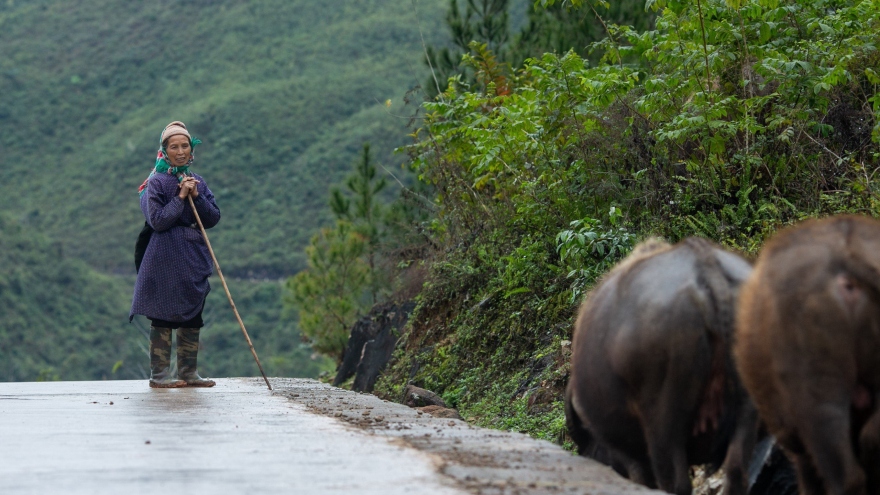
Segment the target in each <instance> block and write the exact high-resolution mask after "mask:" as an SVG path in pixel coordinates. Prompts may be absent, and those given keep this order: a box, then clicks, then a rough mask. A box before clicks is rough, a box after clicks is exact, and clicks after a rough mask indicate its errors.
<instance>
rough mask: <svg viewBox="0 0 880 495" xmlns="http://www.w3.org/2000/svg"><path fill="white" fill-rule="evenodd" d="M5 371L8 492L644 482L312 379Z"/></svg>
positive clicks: (1, 411) (615, 486)
mask: <svg viewBox="0 0 880 495" xmlns="http://www.w3.org/2000/svg"><path fill="white" fill-rule="evenodd" d="M272 382H273V387H274V388H275V389H276V392H275V393H272V392H269V391H268V390H267V389H266V387H265V384H264V383H263V382H262V380H257V379H221V380H218V384H217V386H216V387H214V388H212V389H195V388H186V389H174V390H155V389H150V388H148V387H147V383H146V381H106V382H49V383H0V493H3V494H19V493H22V494H29V493H40V494H42V493H83V494H100V493H114V494H125V495H134V494H139V493H151V494H156V493H173V494H175V495H184V494H185V495H189V494H201V493H206V494H207V493H210V494H226V493H249V494H251V493H253V494H274V493H285V494H312V493H315V494H325V493H326V494H334V493H346V494H381V495H392V494H404V493H406V494H412V493H413V492H417V493H431V494H441V495H443V494H461V493H486V494H489V493H511V494H513V493H523V494H526V493H562V492H565V493H608V494H612V493H614V494H629V493H646V492H647V490H644V489H642V488H640V487H636V486H634V485H632V484H630V483H628V482H626V481H625V480H622V479H621V478H619V477H617V476H616V475H615V474H614V473H613V472H611V471H610V470H608V469H607V468H605V467H603V466H599V465H598V464H595V463H593V462H591V461H589V460H586V459H582V458H578V457H574V456H572V455H570V454H569V453H568V452H565V451H563V450H562V449H560V448H559V447H557V446H555V445H552V444H550V443H548V442H540V441H536V440H533V439H531V438H528V437H526V436H525V435H518V434H511V433H504V432H497V431H493V430H485V429H480V428H474V427H471V426H469V425H467V424H466V423H464V422H463V421H460V420H450V419H442V418H434V417H430V416H428V415H426V414H420V413H418V412H417V411H414V410H411V409H409V408H407V407H405V406H402V405H399V404H392V403H389V402H385V401H382V400H380V399H378V398H376V397H374V396H372V395H365V394H357V393H353V392H349V391H344V390H340V389H335V388H333V387H329V386H327V385H324V384H321V383H318V382H315V381H312V380H291V379H272Z"/></svg>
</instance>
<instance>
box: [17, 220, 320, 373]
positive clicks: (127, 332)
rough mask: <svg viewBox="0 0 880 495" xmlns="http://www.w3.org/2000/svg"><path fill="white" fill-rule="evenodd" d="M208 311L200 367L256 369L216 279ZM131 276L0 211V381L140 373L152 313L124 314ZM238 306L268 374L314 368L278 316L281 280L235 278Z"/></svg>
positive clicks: (291, 330) (220, 370) (314, 363)
mask: <svg viewBox="0 0 880 495" xmlns="http://www.w3.org/2000/svg"><path fill="white" fill-rule="evenodd" d="M212 283H213V284H214V286H215V290H214V291H213V292H212V293H211V295H210V296H209V299H208V304H207V307H206V310H205V322H206V324H207V326H206V329H205V331H204V334H203V335H204V337H203V341H204V350H203V351H202V353H201V355H200V364H201V369H202V370H204V374H207V375H210V376H251V375H256V374H259V371H258V369H257V367H256V365H255V364H254V362H253V358H252V357H251V354H250V352H249V351H248V347H247V344H246V343H245V340H244V337H242V335H241V330H240V329H239V327H238V323H237V322H236V321H235V318H234V317H233V314H232V311H231V310H230V309H229V304H228V303H227V302H226V296H225V295H224V293H223V289H222V287H221V286H220V283H219V281H217V280H216V279H215V280H212ZM131 290H132V278H131V277H119V276H112V275H103V274H100V273H98V272H96V271H95V270H94V269H93V268H91V267H89V266H88V265H87V264H86V263H85V262H83V261H82V260H78V259H75V258H72V257H70V256H69V254H68V253H67V252H66V251H65V250H64V248H63V247H62V245H61V244H60V243H58V242H55V241H52V240H50V239H48V238H47V237H46V236H44V235H41V234H39V233H37V232H34V231H33V229H30V228H28V227H25V226H22V225H21V224H19V223H18V222H15V221H14V220H11V219H9V218H8V217H7V216H5V215H0V381H33V380H42V379H45V380H54V379H62V380H103V379H110V378H122V379H141V378H146V377H147V376H148V374H149V358H148V354H147V345H148V340H147V332H148V326H149V321H147V320H145V319H143V318H141V317H139V318H137V319H136V320H135V321H134V323H133V324H129V323H128V313H127V308H128V305H129V303H130V301H131ZM232 290H233V291H234V294H235V297H236V306H237V307H238V308H239V311H241V312H242V314H243V315H244V321H245V325H246V326H247V327H248V332H249V334H250V335H251V339H253V341H254V345H255V347H256V350H257V353H258V354H259V356H260V359H261V361H262V363H263V367H264V368H265V370H266V373H269V374H270V375H272V376H317V375H318V373H320V372H321V371H323V370H325V369H328V366H332V363H330V362H329V360H326V359H313V358H312V356H311V355H312V351H311V349H310V348H308V346H306V345H304V344H303V343H302V342H301V341H300V338H299V333H298V332H297V330H296V328H295V325H294V324H293V323H292V322H290V321H289V320H288V321H282V319H281V284H280V283H273V282H242V281H236V282H235V284H234V286H233V288H232Z"/></svg>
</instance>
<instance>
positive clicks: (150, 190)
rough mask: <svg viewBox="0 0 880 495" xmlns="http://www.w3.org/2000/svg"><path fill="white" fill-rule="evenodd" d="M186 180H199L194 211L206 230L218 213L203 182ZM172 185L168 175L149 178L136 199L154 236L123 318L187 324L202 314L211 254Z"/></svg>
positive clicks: (174, 180) (174, 183)
mask: <svg viewBox="0 0 880 495" xmlns="http://www.w3.org/2000/svg"><path fill="white" fill-rule="evenodd" d="M192 176H193V177H195V178H196V180H198V181H199V184H198V185H197V187H198V190H199V197H198V198H196V199H195V200H194V202H195V205H196V210H197V211H198V212H199V218H201V220H202V224H203V225H204V226H205V228H206V229H209V228H211V227H213V226H215V225H217V222H219V221H220V209H219V208H218V207H217V203H215V202H214V194H212V193H211V190H210V189H208V185H207V184H206V183H205V180H204V179H203V178H202V177H201V176H199V175H197V174H192ZM177 184H178V180H177V177H175V176H173V175H168V174H154V175H152V176H151V177H150V178H149V183H148V184H147V188H146V192H145V193H144V194H143V195H142V196H141V198H140V199H141V211H143V212H144V217H145V218H146V219H147V222H148V223H149V224H150V226H151V227H153V229H154V230H155V232H153V235H152V237H150V244H149V245H148V246H147V250H146V252H145V253H144V260H143V261H142V262H141V268H140V270H139V271H138V275H137V281H136V282H135V285H134V297H133V298H132V302H131V312H130V313H129V319H132V318H134V315H144V316H146V317H147V318H152V319H160V320H166V321H171V322H185V321H188V320H190V319H192V318H194V317H195V316H196V315H197V314H199V312H200V311H201V310H202V306H203V305H204V303H205V297H207V295H208V292H210V290H211V285H210V284H209V283H208V277H209V276H210V275H211V273H212V272H213V271H214V263H213V261H211V253H210V252H209V251H208V246H207V244H205V240H204V239H203V238H202V233H201V231H200V230H199V228H198V224H196V218H195V215H193V212H192V208H191V207H190V206H189V200H188V199H180V197H178V196H177V194H178V192H179V191H180V190H179V189H178V187H177ZM193 227H194V228H193Z"/></svg>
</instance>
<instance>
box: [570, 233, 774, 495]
mask: <svg viewBox="0 0 880 495" xmlns="http://www.w3.org/2000/svg"><path fill="white" fill-rule="evenodd" d="M750 272H751V265H750V264H749V263H748V262H747V261H746V260H744V259H743V258H741V257H740V256H738V255H736V254H733V253H730V252H728V251H725V250H723V249H721V248H719V247H718V246H716V245H714V244H712V243H711V242H709V241H707V240H705V239H700V238H689V239H685V240H684V241H682V242H680V243H678V244H676V245H674V246H671V245H669V244H667V243H665V242H662V241H649V242H647V243H643V244H641V245H639V246H638V247H637V248H636V250H635V251H634V252H633V254H631V255H630V256H629V257H627V258H626V259H625V260H623V261H622V262H621V263H620V264H619V265H618V266H617V267H615V268H614V269H613V270H612V271H611V272H609V273H608V274H607V275H606V277H605V278H604V280H603V281H602V282H601V283H600V284H599V285H598V286H597V287H596V288H595V289H594V290H593V291H592V293H591V294H590V295H589V297H588V298H587V299H586V300H585V301H584V303H583V304H582V305H581V309H580V313H579V315H578V319H577V323H576V326H575V333H574V338H573V345H572V359H571V378H570V380H569V383H568V387H567V390H566V413H567V422H568V425H569V427H570V428H571V432H570V433H571V436H572V439H574V440H575V441H576V442H578V443H579V450H580V451H581V452H592V453H595V454H598V456H599V457H605V459H603V460H604V461H605V462H606V463H608V464H611V465H612V466H613V467H614V468H615V470H617V471H618V472H621V473H622V474H625V475H626V476H628V477H629V478H630V479H631V480H633V481H636V482H638V483H641V484H643V485H647V486H649V487H657V486H659V488H661V489H663V490H665V491H668V492H672V493H676V494H681V495H685V494H689V493H691V490H692V487H691V481H690V469H689V468H690V466H691V465H697V464H711V465H713V466H714V467H718V466H719V465H721V464H722V463H724V464H725V468H726V476H727V484H726V488H725V490H726V492H727V493H738V494H744V493H745V492H746V490H747V481H746V468H747V465H748V459H749V457H750V455H751V452H752V448H753V446H754V443H755V436H756V430H757V413H756V412H755V410H754V407H753V406H752V405H751V403H750V402H749V401H748V396H747V394H746V392H745V391H744V390H743V388H742V386H741V385H740V383H739V380H738V378H737V376H736V373H735V371H734V367H733V358H732V356H731V338H732V335H733V316H734V313H735V304H736V298H737V295H738V291H739V287H740V285H741V284H742V283H743V282H744V281H745V279H746V278H747V276H748V275H749V273H750ZM580 444H583V445H580ZM609 458H610V459H609ZM609 460H610V462H608V461H609Z"/></svg>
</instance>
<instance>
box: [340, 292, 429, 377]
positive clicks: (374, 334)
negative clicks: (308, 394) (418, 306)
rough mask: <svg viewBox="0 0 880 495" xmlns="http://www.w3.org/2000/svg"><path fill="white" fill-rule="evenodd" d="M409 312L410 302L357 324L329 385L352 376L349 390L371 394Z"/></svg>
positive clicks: (383, 309)
mask: <svg viewBox="0 0 880 495" xmlns="http://www.w3.org/2000/svg"><path fill="white" fill-rule="evenodd" d="M413 308H415V303H413V302H406V303H402V304H398V303H388V304H383V305H379V306H376V307H374V308H373V309H372V310H371V311H370V314H368V315H367V316H365V317H363V318H361V319H360V320H358V321H357V322H356V323H355V324H354V326H353V327H352V329H351V333H350V334H349V337H348V344H347V345H346V347H345V351H344V352H343V355H342V363H340V365H339V368H338V369H337V371H336V377H335V378H334V379H333V385H334V386H338V385H339V384H341V383H342V382H344V381H345V380H348V379H349V378H351V376H352V375H354V377H355V378H354V383H353V384H352V387H351V389H352V390H354V391H357V392H372V391H373V387H374V386H375V385H376V380H377V379H378V378H379V373H381V372H382V370H383V369H384V368H385V366H386V365H387V364H388V361H390V360H391V355H392V354H393V353H394V348H395V347H396V346H397V341H398V339H399V337H400V332H401V330H402V329H403V326H404V325H406V322H407V320H408V319H409V315H410V313H412V310H413Z"/></svg>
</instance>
